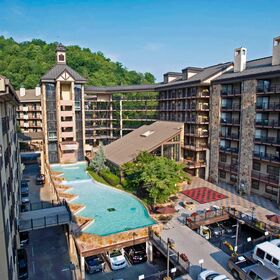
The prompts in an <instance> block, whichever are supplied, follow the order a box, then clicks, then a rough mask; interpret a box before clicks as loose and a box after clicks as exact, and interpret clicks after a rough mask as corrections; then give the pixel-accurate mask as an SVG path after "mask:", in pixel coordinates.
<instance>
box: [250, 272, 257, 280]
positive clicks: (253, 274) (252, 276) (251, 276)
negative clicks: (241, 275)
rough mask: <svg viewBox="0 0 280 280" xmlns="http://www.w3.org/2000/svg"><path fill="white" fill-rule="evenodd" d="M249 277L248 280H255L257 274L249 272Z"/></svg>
mask: <svg viewBox="0 0 280 280" xmlns="http://www.w3.org/2000/svg"><path fill="white" fill-rule="evenodd" d="M249 277H250V279H255V278H256V277H257V274H256V273H255V272H254V271H252V270H251V271H250V273H249Z"/></svg>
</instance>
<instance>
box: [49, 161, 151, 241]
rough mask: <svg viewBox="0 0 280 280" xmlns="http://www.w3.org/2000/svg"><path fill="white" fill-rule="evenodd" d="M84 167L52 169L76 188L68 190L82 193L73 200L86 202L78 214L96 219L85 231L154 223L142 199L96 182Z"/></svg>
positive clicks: (104, 231)
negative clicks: (139, 199) (61, 173)
mask: <svg viewBox="0 0 280 280" xmlns="http://www.w3.org/2000/svg"><path fill="white" fill-rule="evenodd" d="M85 168H86V164H85V163H79V164H75V165H55V166H52V170H54V171H61V172H63V173H64V175H62V176H63V177H64V178H65V179H66V180H67V182H66V183H65V185H69V186H71V187H73V189H71V190H69V191H68V193H72V194H78V195H79V197H78V198H77V199H75V200H74V201H73V203H81V204H84V205H86V208H85V209H84V210H82V211H81V212H79V214H78V215H80V216H84V217H89V218H94V220H95V222H94V223H92V224H91V225H90V226H89V227H87V228H86V229H85V230H84V232H86V233H92V234H97V235H103V236H105V235H109V234H113V233H117V232H122V231H126V230H130V229H136V228H141V227H145V226H150V225H153V224H155V222H154V220H152V219H151V218H150V216H149V215H148V212H147V210H146V208H145V207H144V206H143V205H142V203H141V202H140V201H138V200H137V199H135V198H134V197H133V196H131V195H129V194H127V193H125V192H122V191H119V190H116V189H114V188H111V187H107V186H104V185H102V184H100V183H97V182H95V181H93V180H92V179H91V177H90V176H89V175H88V174H87V173H86V172H85Z"/></svg>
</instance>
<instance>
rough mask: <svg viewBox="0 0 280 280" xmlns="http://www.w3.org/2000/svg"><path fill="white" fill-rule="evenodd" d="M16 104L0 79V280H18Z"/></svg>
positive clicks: (18, 179)
mask: <svg viewBox="0 0 280 280" xmlns="http://www.w3.org/2000/svg"><path fill="white" fill-rule="evenodd" d="M18 105H19V100H18V97H17V95H16V92H15V90H14V89H13V87H12V85H11V84H10V82H9V80H8V79H6V78H5V77H3V76H0V131H1V135H2V136H1V137H0V187H1V190H0V195H1V199H0V210H1V211H0V252H1V258H0V279H9V280H10V279H18V277H17V248H18V231H17V217H18V216H19V207H18V201H19V200H20V193H19V181H20V176H21V175H20V174H21V173H20V164H19V163H20V159H19V148H18V144H17V133H16V106H18Z"/></svg>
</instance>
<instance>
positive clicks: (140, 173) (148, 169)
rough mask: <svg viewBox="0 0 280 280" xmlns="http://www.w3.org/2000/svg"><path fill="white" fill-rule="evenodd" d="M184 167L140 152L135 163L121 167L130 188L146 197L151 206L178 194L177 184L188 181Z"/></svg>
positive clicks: (163, 158) (166, 159)
mask: <svg viewBox="0 0 280 280" xmlns="http://www.w3.org/2000/svg"><path fill="white" fill-rule="evenodd" d="M183 168H184V166H183V165H182V164H180V163H177V162H175V161H174V160H171V159H168V158H166V157H158V156H154V155H151V154H149V153H148V152H142V153H140V154H139V155H138V157H137V158H136V160H135V162H129V163H126V164H124V165H123V171H124V175H125V177H126V179H127V180H128V182H129V184H130V187H132V188H133V189H134V190H135V192H137V193H138V194H140V195H143V194H144V196H145V195H146V196H147V197H148V199H149V201H150V202H151V203H152V204H156V203H163V202H166V201H167V200H168V198H169V197H170V196H171V195H172V194H176V193H177V192H178V185H177V184H178V183H179V182H181V181H183V180H188V179H189V178H188V176H187V174H186V173H185V172H184V171H183Z"/></svg>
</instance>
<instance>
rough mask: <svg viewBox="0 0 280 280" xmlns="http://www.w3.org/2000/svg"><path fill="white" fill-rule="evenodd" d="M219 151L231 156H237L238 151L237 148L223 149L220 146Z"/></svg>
mask: <svg viewBox="0 0 280 280" xmlns="http://www.w3.org/2000/svg"><path fill="white" fill-rule="evenodd" d="M220 151H221V152H224V153H233V154H238V152H239V149H238V148H232V147H223V146H220Z"/></svg>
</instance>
